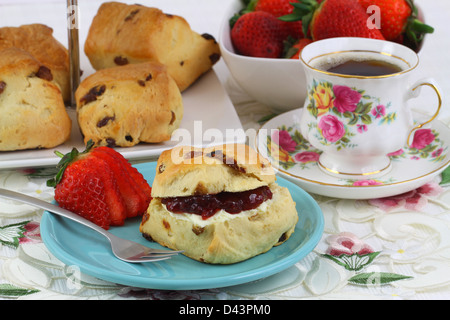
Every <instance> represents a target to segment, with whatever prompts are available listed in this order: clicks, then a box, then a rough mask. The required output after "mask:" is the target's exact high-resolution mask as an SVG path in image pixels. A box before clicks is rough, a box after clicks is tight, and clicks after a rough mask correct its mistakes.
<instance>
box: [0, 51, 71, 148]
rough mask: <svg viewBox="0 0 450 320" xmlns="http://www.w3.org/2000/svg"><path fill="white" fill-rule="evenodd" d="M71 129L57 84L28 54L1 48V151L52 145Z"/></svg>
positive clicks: (50, 146)
mask: <svg viewBox="0 0 450 320" xmlns="http://www.w3.org/2000/svg"><path fill="white" fill-rule="evenodd" d="M70 131H71V120H70V118H69V116H68V114H67V112H66V109H65V106H64V101H63V98H62V95H61V91H60V89H59V86H58V85H57V84H56V83H55V82H54V81H53V74H52V72H51V70H50V69H49V68H47V67H46V66H45V65H43V64H42V63H41V62H39V61H38V60H37V59H35V58H34V57H33V56H32V55H31V54H30V53H28V52H26V51H24V50H22V49H18V48H9V49H4V50H1V51H0V151H14V150H24V149H34V148H53V147H55V146H57V145H59V144H62V143H63V142H65V141H66V140H67V139H68V138H69V136H70Z"/></svg>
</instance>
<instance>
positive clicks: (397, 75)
mask: <svg viewBox="0 0 450 320" xmlns="http://www.w3.org/2000/svg"><path fill="white" fill-rule="evenodd" d="M300 60H301V61H302V64H303V67H304V71H305V73H306V80H307V82H306V83H307V98H306V100H305V104H304V108H303V111H302V113H301V117H300V128H301V133H302V135H303V136H304V137H305V138H306V139H307V140H308V141H309V142H310V143H311V145H313V146H314V147H315V148H317V149H319V150H321V151H322V154H321V156H320V158H319V161H318V165H319V167H320V168H321V169H322V170H323V171H324V172H326V173H328V174H330V175H333V176H338V177H342V178H346V179H361V178H376V177H380V176H382V175H384V174H386V173H388V172H389V170H390V169H391V167H392V165H391V161H390V158H389V157H388V154H389V153H392V152H395V151H398V150H399V149H401V148H403V147H404V146H405V145H406V144H407V143H409V141H410V140H411V139H412V138H413V135H414V132H415V130H416V129H418V128H420V127H422V126H423V125H424V124H426V123H429V122H430V121H432V120H433V119H434V118H435V117H436V116H437V115H438V113H439V110H440V108H441V103H442V99H441V94H440V92H439V89H438V87H437V84H436V82H435V81H434V80H433V79H431V78H428V79H422V80H420V81H413V79H411V78H412V76H413V75H414V71H415V70H417V66H418V64H419V58H418V56H417V54H416V53H415V52H414V51H412V50H410V49H409V48H407V47H405V46H403V45H400V44H397V43H393V42H389V41H383V40H374V39H365V38H333V39H326V40H320V41H316V42H314V43H312V44H310V45H308V46H306V47H305V48H304V49H303V51H302V53H301V57H300ZM349 61H350V62H349ZM370 63H372V64H375V73H370V72H369V71H370V70H369V69H370V68H369V67H368V66H367V65H368V64H370ZM348 64H354V65H356V70H357V71H358V70H359V71H361V70H362V74H359V75H355V74H356V72H355V70H350V69H351V68H349V67H348ZM377 64H380V65H382V66H384V67H386V66H387V69H388V70H383V68H381V67H380V68H381V69H380V68H377V67H376V65H377ZM342 68H343V70H342ZM345 69H347V70H345ZM366 69H367V70H366ZM391 69H392V70H391ZM335 70H338V71H335ZM336 72H339V73H336ZM346 72H347V73H350V74H345V73H346ZM422 86H429V87H431V88H432V89H433V90H434V91H435V93H436V94H437V97H438V107H437V111H436V112H435V114H434V115H433V116H432V118H431V119H429V120H428V121H426V122H425V123H422V124H419V125H418V124H417V123H414V119H413V116H412V112H411V110H410V108H409V106H408V104H407V101H408V100H409V99H411V98H414V97H417V96H418V95H419V92H420V88H421V87H422Z"/></svg>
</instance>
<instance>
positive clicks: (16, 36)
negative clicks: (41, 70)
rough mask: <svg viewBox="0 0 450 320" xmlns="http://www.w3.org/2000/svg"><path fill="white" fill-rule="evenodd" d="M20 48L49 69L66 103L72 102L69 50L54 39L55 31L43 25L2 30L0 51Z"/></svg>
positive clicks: (0, 30)
mask: <svg viewBox="0 0 450 320" xmlns="http://www.w3.org/2000/svg"><path fill="white" fill-rule="evenodd" d="M12 47H15V48H20V49H23V50H25V51H27V52H29V53H30V54H31V55H32V56H33V57H34V58H36V59H37V60H38V61H39V62H40V63H42V64H43V65H45V66H46V67H47V68H49V69H50V70H51V72H52V75H53V79H54V80H55V82H56V83H57V84H58V85H59V86H60V88H61V92H62V95H63V98H64V101H70V78H69V77H70V74H69V72H70V71H69V53H68V50H67V49H66V48H65V47H64V46H63V45H62V44H61V43H60V42H58V40H56V39H55V38H54V37H53V30H52V29H51V28H50V27H47V26H46V25H43V24H29V25H22V26H20V27H3V28H0V50H3V49H6V48H12Z"/></svg>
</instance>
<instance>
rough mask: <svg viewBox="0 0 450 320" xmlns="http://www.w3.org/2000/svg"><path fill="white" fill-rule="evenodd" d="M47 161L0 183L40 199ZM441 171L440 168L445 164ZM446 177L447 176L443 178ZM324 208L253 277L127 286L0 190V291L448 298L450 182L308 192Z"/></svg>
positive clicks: (1, 175)
mask: <svg viewBox="0 0 450 320" xmlns="http://www.w3.org/2000/svg"><path fill="white" fill-rule="evenodd" d="M50 173H52V170H49V169H33V170H9V171H1V172H0V187H1V188H7V189H11V190H16V191H19V192H22V193H26V194H29V195H32V196H34V197H37V198H41V199H44V200H47V201H51V200H52V199H53V189H52V188H49V187H47V186H46V184H45V180H46V179H47V175H48V174H50ZM447 173H448V171H447ZM447 179H448V177H447ZM314 197H315V199H316V200H317V202H318V203H319V205H320V207H321V209H322V211H323V214H324V217H325V230H324V234H323V237H322V240H321V241H320V243H319V244H318V246H317V247H316V248H315V249H314V250H313V252H311V253H310V254H309V255H308V256H307V257H306V258H305V259H303V260H301V261H299V262H298V263H296V264H295V265H294V266H292V267H290V268H288V269H287V270H285V271H283V272H280V273H278V274H276V275H273V276H270V277H268V278H265V279H262V280H258V281H255V282H251V283H247V284H242V285H237V286H233V287H225V288H220V289H215V288H211V289H209V290H200V291H165V290H152V289H142V288H133V287H126V286H122V285H117V284H114V283H109V282H105V281H102V280H99V279H96V278H93V277H91V276H88V275H85V274H82V273H80V272H79V270H77V268H76V267H74V266H67V265H64V264H63V263H62V262H60V261H59V260H58V259H56V258H55V257H54V256H53V255H52V254H51V253H50V252H49V251H48V250H47V248H46V247H45V245H44V244H43V242H42V240H41V237H40V233H39V220H40V217H41V215H42V211H41V210H36V209H35V208H33V207H30V206H28V205H24V204H19V203H14V202H13V201H10V200H4V199H0V244H1V246H0V297H2V298H7V299H208V300H210V299H449V298H450V187H449V186H446V185H440V184H439V181H436V182H431V183H428V184H426V185H424V186H422V187H420V188H419V189H417V190H413V191H411V192H408V193H405V194H403V195H400V196H395V197H390V198H382V199H373V200H368V201H367V200H346V199H334V198H327V197H323V196H314Z"/></svg>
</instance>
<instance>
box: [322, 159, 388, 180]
mask: <svg viewBox="0 0 450 320" xmlns="http://www.w3.org/2000/svg"><path fill="white" fill-rule="evenodd" d="M317 164H318V165H319V166H320V167H321V168H323V169H324V170H326V171H328V172H331V173H334V174H338V175H343V176H371V175H374V174H378V173H381V172H383V171H385V170H387V169H389V167H390V166H391V159H389V164H388V165H387V166H386V167H384V168H382V169H380V170H376V171H373V172H365V173H347V172H340V171H337V170H333V169H330V168H328V167H327V166H325V165H323V164H322V163H321V162H320V160H318V161H317Z"/></svg>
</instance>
